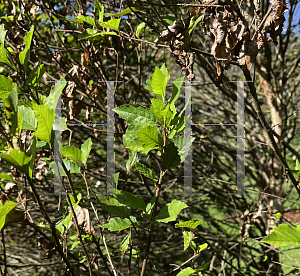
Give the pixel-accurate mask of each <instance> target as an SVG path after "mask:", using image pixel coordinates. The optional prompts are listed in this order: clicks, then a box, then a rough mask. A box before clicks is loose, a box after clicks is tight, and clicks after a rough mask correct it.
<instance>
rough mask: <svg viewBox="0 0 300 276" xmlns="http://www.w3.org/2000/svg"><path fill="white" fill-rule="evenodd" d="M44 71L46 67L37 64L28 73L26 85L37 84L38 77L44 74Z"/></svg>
mask: <svg viewBox="0 0 300 276" xmlns="http://www.w3.org/2000/svg"><path fill="white" fill-rule="evenodd" d="M45 72H46V67H44V64H39V65H37V66H36V67H35V68H34V69H33V70H32V71H31V72H30V74H29V77H28V78H27V80H26V83H27V84H28V85H31V86H33V87H36V86H38V83H39V80H40V78H41V77H42V76H43V75H44V73H45Z"/></svg>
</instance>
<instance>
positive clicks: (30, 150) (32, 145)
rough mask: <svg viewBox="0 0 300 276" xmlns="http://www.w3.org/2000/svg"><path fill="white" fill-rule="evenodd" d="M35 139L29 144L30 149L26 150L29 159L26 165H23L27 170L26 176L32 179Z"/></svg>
mask: <svg viewBox="0 0 300 276" xmlns="http://www.w3.org/2000/svg"><path fill="white" fill-rule="evenodd" d="M36 141H37V139H36V137H34V138H33V141H32V143H31V146H30V149H29V150H27V152H26V154H27V155H30V157H31V159H30V161H29V163H28V165H25V167H26V168H27V169H26V170H28V176H29V177H30V178H32V171H33V165H34V159H35V153H36Z"/></svg>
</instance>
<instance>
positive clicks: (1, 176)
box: [0, 173, 19, 184]
mask: <svg viewBox="0 0 300 276" xmlns="http://www.w3.org/2000/svg"><path fill="white" fill-rule="evenodd" d="M0 179H5V180H9V181H12V182H14V183H16V184H19V182H18V181H16V180H14V179H13V178H12V177H11V176H10V175H8V174H6V173H0Z"/></svg>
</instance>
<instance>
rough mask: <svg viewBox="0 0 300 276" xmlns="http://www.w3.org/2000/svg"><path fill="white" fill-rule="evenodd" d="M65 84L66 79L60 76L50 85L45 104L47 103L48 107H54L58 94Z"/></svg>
mask: <svg viewBox="0 0 300 276" xmlns="http://www.w3.org/2000/svg"><path fill="white" fill-rule="evenodd" d="M66 85H67V81H66V80H65V79H64V78H61V79H60V80H59V81H58V82H56V84H55V85H54V86H52V87H51V91H50V94H49V96H48V97H47V100H46V103H45V105H48V107H49V108H50V109H55V108H56V106H57V102H58V99H59V96H60V95H61V94H62V91H63V89H64V88H65V86H66Z"/></svg>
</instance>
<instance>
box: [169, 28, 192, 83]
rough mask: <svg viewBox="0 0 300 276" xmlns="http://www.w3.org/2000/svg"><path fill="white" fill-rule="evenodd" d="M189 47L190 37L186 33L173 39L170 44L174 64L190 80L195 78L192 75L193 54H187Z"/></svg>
mask: <svg viewBox="0 0 300 276" xmlns="http://www.w3.org/2000/svg"><path fill="white" fill-rule="evenodd" d="M190 47H191V42H190V35H189V33H188V32H187V31H185V32H183V33H180V34H178V35H176V36H175V37H173V38H172V41H171V43H170V48H171V51H172V54H173V55H174V57H175V60H176V63H177V64H179V66H180V67H181V70H183V71H185V75H186V77H187V78H188V79H189V80H192V79H193V78H194V77H195V75H194V74H193V63H194V54H193V53H188V51H189V50H190Z"/></svg>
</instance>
